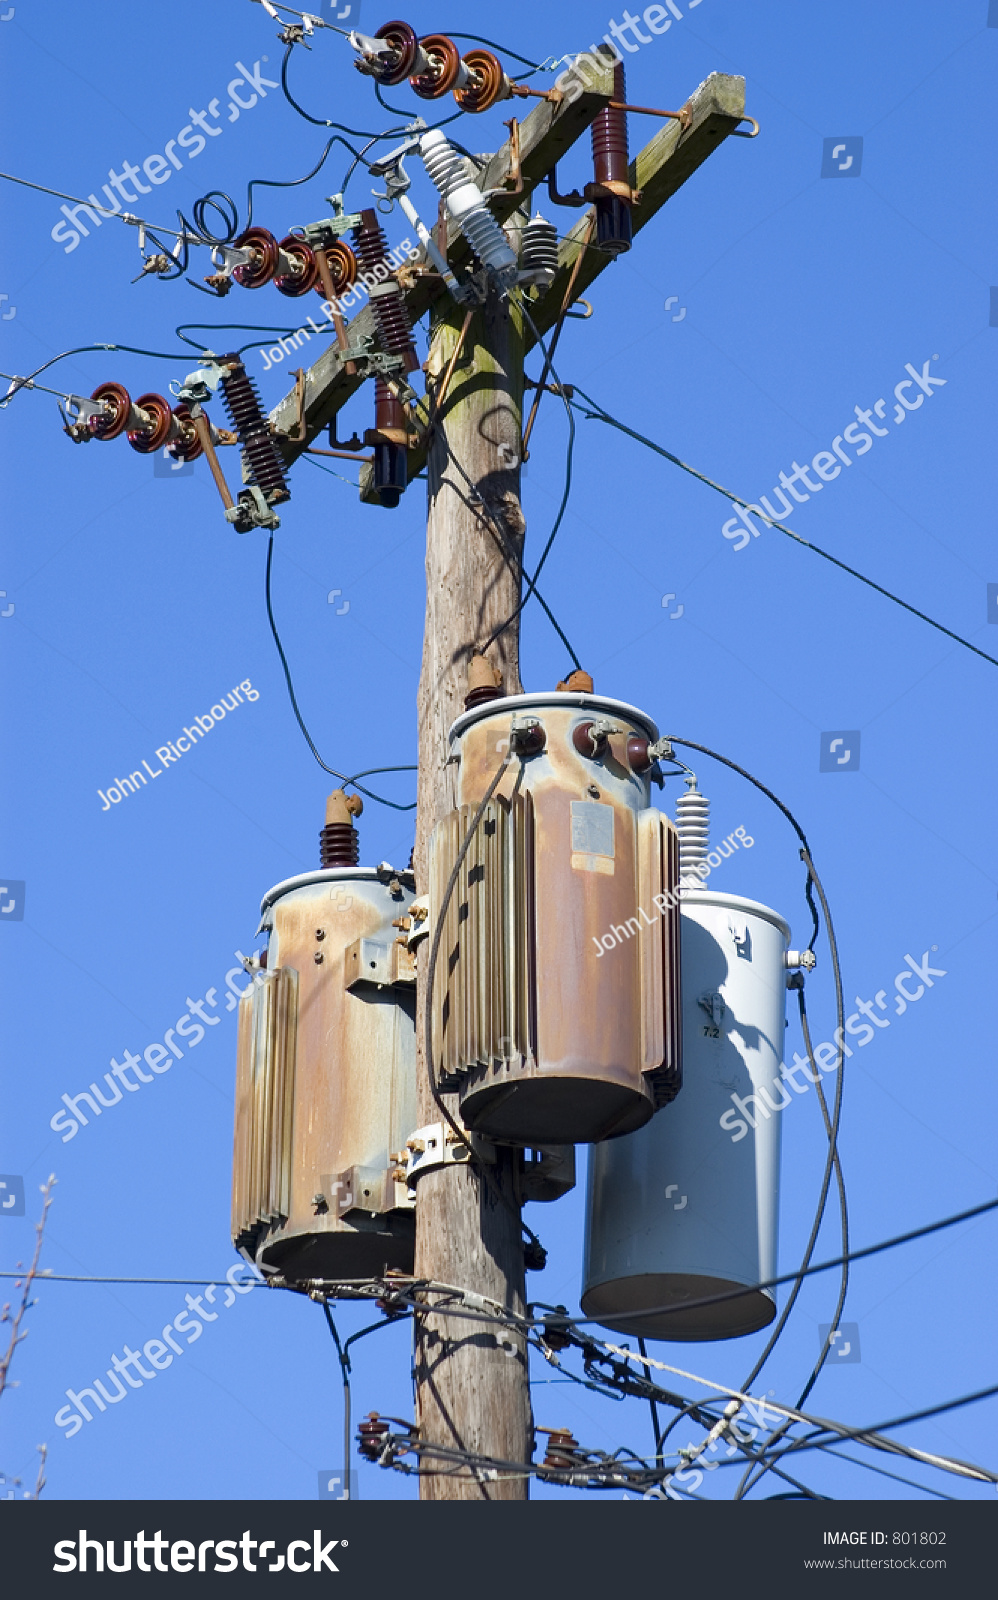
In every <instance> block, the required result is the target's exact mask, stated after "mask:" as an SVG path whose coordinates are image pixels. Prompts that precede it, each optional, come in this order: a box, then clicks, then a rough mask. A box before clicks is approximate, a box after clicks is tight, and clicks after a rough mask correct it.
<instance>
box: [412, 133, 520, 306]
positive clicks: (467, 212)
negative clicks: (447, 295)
mask: <svg viewBox="0 0 998 1600" xmlns="http://www.w3.org/2000/svg"><path fill="white" fill-rule="evenodd" d="M419 149H420V154H421V155H422V157H423V162H424V165H425V167H426V170H427V172H428V173H429V175H430V178H431V179H432V181H433V183H434V184H435V186H436V188H437V189H439V191H440V193H441V194H442V195H443V197H444V199H445V200H446V202H447V209H448V211H449V212H450V214H451V216H452V217H453V218H454V220H455V222H457V223H458V224H459V226H460V228H461V231H462V233H463V234H464V236H465V238H466V239H467V241H468V243H469V244H470V245H471V248H472V249H473V250H474V252H475V254H476V256H477V257H478V259H479V261H481V263H482V265H483V266H484V267H486V268H487V269H488V270H489V272H491V273H492V274H493V275H494V276H495V277H496V278H497V279H498V281H499V283H500V284H501V285H502V286H503V287H509V285H511V284H512V283H515V281H516V255H515V253H514V251H513V250H512V248H511V246H510V244H509V241H508V240H507V238H506V235H505V234H504V233H503V231H502V229H501V228H500V226H499V224H498V222H497V221H496V219H495V217H494V216H493V215H492V213H491V211H490V210H489V208H488V205H487V204H486V201H485V197H484V195H483V194H482V191H481V189H479V187H478V185H477V183H474V182H473V181H472V178H471V174H470V171H469V168H468V163H467V161H466V160H465V158H464V157H463V156H461V155H459V154H458V152H457V151H456V150H455V149H454V147H453V146H452V145H451V144H450V142H449V141H448V139H447V138H446V137H445V136H444V134H442V133H441V132H440V129H439V128H431V129H430V131H429V133H424V134H423V137H422V138H421V140H420V141H419Z"/></svg>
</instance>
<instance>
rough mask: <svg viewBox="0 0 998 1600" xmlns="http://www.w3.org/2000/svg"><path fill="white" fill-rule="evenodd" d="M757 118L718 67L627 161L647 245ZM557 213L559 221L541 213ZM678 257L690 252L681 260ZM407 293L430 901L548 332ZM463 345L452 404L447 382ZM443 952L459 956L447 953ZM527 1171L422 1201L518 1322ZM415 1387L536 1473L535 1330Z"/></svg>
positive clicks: (500, 643) (449, 1476) (430, 1245)
mask: <svg viewBox="0 0 998 1600" xmlns="http://www.w3.org/2000/svg"><path fill="white" fill-rule="evenodd" d="M597 65H603V66H604V67H605V70H604V71H603V72H597V73H596V74H595V81H590V77H592V73H590V75H589V76H587V79H586V83H587V87H586V89H585V91H584V92H583V93H581V94H579V95H577V96H575V97H574V98H565V99H563V100H561V101H549V100H542V101H540V103H539V104H538V105H537V106H536V107H535V109H534V110H533V111H532V112H531V113H530V115H529V116H528V117H527V118H526V119H525V120H524V122H523V124H522V126H521V127H520V129H519V139H518V145H517V147H516V148H514V146H513V145H512V144H511V143H510V142H507V144H506V145H504V146H503V147H502V149H500V150H499V151H498V152H497V153H496V154H495V155H494V156H493V157H492V159H491V160H490V161H489V163H488V165H487V166H486V168H485V170H484V171H483V172H482V173H481V174H480V176H479V179H478V181H479V185H480V187H481V188H482V189H483V191H489V192H490V194H491V196H492V199H491V202H490V204H491V209H492V212H493V215H494V216H495V217H496V219H497V220H498V221H499V223H500V224H505V223H507V222H508V221H509V220H510V218H511V217H512V216H513V214H514V212H516V211H518V210H520V209H521V208H522V207H524V206H526V205H528V204H529V203H530V198H531V192H532V191H533V190H534V188H536V187H537V186H538V185H539V184H540V183H542V182H543V181H544V180H545V179H546V178H547V176H548V174H550V173H551V172H552V169H553V168H554V166H555V163H556V162H558V161H560V160H561V159H562V158H563V157H564V156H565V155H566V154H567V153H568V151H569V150H570V149H571V147H572V146H573V145H574V144H575V142H576V140H577V139H578V138H579V137H580V135H582V134H584V133H585V132H586V130H587V129H588V127H589V125H590V123H592V121H593V120H594V118H595V117H596V115H597V114H598V112H599V111H600V110H602V109H603V107H604V106H605V105H607V104H608V102H609V101H610V100H612V98H613V94H614V89H613V72H612V64H610V63H602V62H600V63H597ZM744 111H745V101H744V80H743V79H741V78H732V77H727V76H724V75H722V74H717V73H715V74H712V75H711V77H710V78H708V79H707V81H706V82H705V83H703V84H701V85H700V87H699V88H698V89H697V90H696V92H695V93H694V94H693V95H692V96H691V97H690V99H689V101H688V102H687V103H686V105H685V106H684V107H683V114H682V118H681V119H672V120H665V121H662V122H660V123H659V124H658V128H657V131H656V132H655V133H654V135H653V137H652V138H651V140H650V141H649V143H648V144H647V145H646V146H645V147H644V149H643V150H641V151H640V152H639V154H638V155H637V156H636V157H635V159H634V161H632V162H631V166H630V172H629V184H630V186H631V187H632V188H633V189H640V190H641V191H642V195H641V201H640V204H638V205H636V206H635V209H634V212H633V227H634V232H635V233H637V232H638V231H639V229H640V228H642V227H644V226H645V225H647V223H648V222H649V221H650V220H651V218H652V217H653V216H654V215H655V214H656V213H657V212H658V210H659V209H660V208H661V207H662V206H663V205H664V204H665V203H666V202H667V201H668V200H669V199H671V197H672V196H673V195H674V194H675V193H676V191H677V190H678V189H679V188H680V186H681V185H682V184H683V183H685V182H686V180H687V179H688V178H689V177H690V176H691V175H692V174H693V173H694V172H695V171H696V170H697V168H698V167H699V166H700V165H701V164H702V163H703V162H704V161H705V160H707V159H708V158H709V156H710V155H711V154H712V153H713V152H714V151H715V150H716V149H718V148H719V146H720V145H721V143H722V142H723V141H724V140H725V139H726V138H727V137H728V136H729V135H730V134H731V133H733V132H735V131H736V129H737V128H738V125H739V123H740V122H741V121H742V120H743V118H744ZM632 127H633V123H632ZM541 205H542V206H543V207H544V210H545V211H548V207H547V205H546V204H545V202H544V201H543V200H541ZM549 214H550V213H549ZM554 217H555V219H556V220H557V221H558V222H559V224H560V225H561V226H562V227H564V225H565V213H564V212H560V211H559V212H555V213H554ZM577 217H578V220H577V221H576V222H575V224H574V226H573V227H572V228H571V229H570V231H568V233H567V235H566V237H564V238H563V239H562V241H561V243H560V245H559V250H558V272H557V275H556V277H555V279H554V282H553V284H552V285H551V287H550V288H549V289H548V290H547V292H546V293H544V294H542V295H540V296H539V297H538V298H537V299H535V300H534V302H533V304H532V307H531V319H532V321H533V324H534V326H535V328H536V329H537V331H538V332H539V333H540V334H541V336H542V337H543V335H544V333H545V332H546V331H547V330H548V329H550V328H552V327H553V326H554V325H555V324H556V323H557V322H558V319H559V316H560V314H561V312H562V310H563V308H564V307H565V305H566V304H567V303H568V302H569V301H570V300H572V299H575V298H577V297H578V296H579V295H580V294H582V293H584V291H585V289H586V287H587V286H588V285H589V284H590V283H591V282H592V281H593V280H594V279H595V278H596V277H597V276H598V275H599V273H601V272H602V271H603V270H604V269H605V268H606V267H607V266H608V265H609V264H610V259H609V257H608V256H607V255H604V254H602V253H601V252H599V251H596V250H592V249H589V248H588V245H589V241H590V239H591V237H592V225H593V213H592V211H591V210H590V209H586V210H582V211H581V213H577ZM440 242H441V246H442V248H444V249H445V251H446V254H447V256H448V260H449V262H450V264H451V266H452V267H456V268H458V270H464V269H466V268H467V267H469V266H470V265H471V264H472V263H471V260H470V251H469V248H468V245H467V241H466V240H465V239H464V238H463V236H462V235H461V232H460V229H459V227H458V225H457V224H456V223H455V222H454V221H453V220H451V221H449V222H448V224H447V227H446V236H445V239H444V240H442V241H440ZM676 253H677V251H676V247H675V246H673V248H672V255H673V256H675V254H676ZM580 256H581V259H580ZM424 262H425V257H424ZM405 299H406V304H407V305H408V307H409V311H410V315H411V316H412V317H413V318H415V317H418V316H420V315H422V314H423V312H425V311H426V310H427V309H428V308H431V309H432V311H433V312H434V313H435V315H436V317H437V320H436V322H435V325H434V328H433V333H432V337H431V349H430V357H429V361H428V363H427V372H428V376H429V384H428V390H429V394H428V399H427V401H426V402H424V403H422V404H421V405H420V406H419V407H418V408H417V410H416V413H415V414H414V416H413V418H412V421H413V423H414V424H416V425H420V424H425V423H426V421H427V420H428V419H432V421H433V427H432V428H430V429H429V430H428V431H427V432H426V433H425V434H424V439H423V442H422V443H421V444H420V445H418V446H417V447H416V448H414V449H412V450H410V452H409V476H410V479H411V478H412V477H413V476H414V475H415V473H416V472H418V471H419V470H420V468H421V466H422V465H423V463H424V461H425V462H426V464H427V468H428V491H429V520H428V527H427V547H426V633H425V638H424V644H423V664H422V673H421V676H420V682H419V790H418V809H417V823H416V845H415V854H414V868H415V873H416V886H417V891H418V892H419V893H425V892H426V890H427V888H428V884H429V875H428V870H427V869H428V855H429V840H430V835H431V833H432V831H433V829H434V827H435V826H436V824H437V823H438V822H439V821H440V820H441V818H442V817H444V816H445V815H446V814H447V813H449V812H450V811H451V810H453V808H454V806H455V803H456V785H455V768H454V767H453V766H451V765H448V756H449V754H450V752H449V749H448V744H447V731H448V729H449V727H450V725H451V723H452V722H453V721H454V719H455V718H456V717H457V716H459V715H460V713H461V712H462V711H463V709H464V697H465V693H466V691H467V669H468V663H469V659H470V657H471V656H472V654H473V653H476V652H480V651H481V650H482V649H483V647H484V646H485V644H486V642H487V641H488V639H489V638H490V636H491V634H492V632H493V631H494V629H496V628H497V627H498V626H499V624H500V623H502V622H504V621H505V620H506V618H507V617H509V616H510V615H511V614H512V613H513V612H514V611H515V610H516V607H517V604H518V602H519V599H520V552H521V550H522V546H523V534H524V522H523V516H522V512H521V510H520V482H519V480H520V468H519V462H520V439H521V426H522V398H523V357H524V352H525V351H528V350H530V349H531V348H532V346H533V344H534V343H535V337H534V334H533V332H532V330H531V329H530V327H529V326H528V327H527V328H526V329H524V327H523V326H521V323H520V314H519V312H518V311H517V309H516V308H515V306H511V305H510V303H509V301H508V300H501V299H500V298H499V297H498V295H496V294H495V292H494V291H490V292H489V297H488V300H487V302H486V304H485V305H484V306H483V307H480V308H479V309H476V310H475V311H474V313H473V315H472V316H471V318H470V319H468V317H467V311H466V309H465V307H464V306H463V305H455V303H454V302H453V301H452V300H450V299H449V297H448V296H447V295H446V292H445V290H444V288H443V285H442V283H441V280H440V279H439V277H437V276H436V275H435V274H431V275H430V276H419V275H417V276H416V277H415V279H414V280H413V281H412V282H411V284H410V285H409V286H408V287H407V288H406V291H405ZM350 335H351V338H352V339H353V338H356V339H357V340H358V341H362V340H363V339H364V338H365V337H366V336H369V335H374V336H376V326H375V323H374V319H373V316H372V313H371V310H370V308H366V309H365V310H363V311H361V312H360V313H359V314H358V316H357V317H355V318H354V319H353V321H352V322H351V325H350ZM459 345H460V350H459V351H458V346H459ZM456 351H458V354H457V360H456V362H454V365H453V370H452V372H451V373H450V377H449V381H448V386H447V390H446V393H445V394H444V395H443V398H442V401H441V400H440V392H441V388H442V380H443V378H444V377H445V376H446V374H447V369H448V368H449V367H450V366H451V362H452V358H453V357H454V355H455V352H456ZM362 381H363V374H362V373H357V372H353V371H351V370H350V369H349V368H348V367H347V365H346V364H345V363H343V362H342V361H341V360H340V359H339V356H338V354H337V352H336V350H335V348H332V347H331V348H330V349H329V350H328V351H327V352H326V353H325V354H323V355H321V356H320V357H319V359H318V360H317V361H316V362H315V364H314V365H313V366H312V367H311V368H310V369H309V370H308V372H307V373H306V375H305V382H304V385H303V391H304V392H302V390H301V389H298V390H295V391H292V392H291V393H290V394H289V395H288V396H287V397H286V398H285V399H284V400H283V401H281V403H280V404H279V405H278V406H277V407H276V408H275V410H274V411H273V412H272V413H271V418H270V421H271V427H272V429H273V431H274V434H275V438H276V440H277V442H278V444H279V447H280V449H281V452H282V455H283V456H284V459H285V461H286V462H287V463H288V464H290V463H291V462H292V461H293V460H294V459H295V458H296V457H297V456H298V455H300V454H301V453H302V451H303V450H305V449H307V448H308V447H309V446H310V445H311V444H312V442H313V441H314V440H315V439H316V438H317V437H318V435H319V433H320V431H321V430H322V429H323V428H324V427H325V425H326V424H327V423H329V422H330V421H332V420H334V419H335V417H336V414H337V412H338V411H339V410H340V408H341V407H342V406H343V405H345V403H346V401H347V400H348V399H349V398H350V396H351V395H352V394H353V393H354V392H355V391H356V389H357V388H358V387H359V386H360V384H361V382H362ZM434 394H436V397H437V400H436V402H435V401H434ZM435 405H436V406H437V409H434V407H435ZM361 483H362V489H361V494H362V498H364V499H368V500H370V499H372V498H375V497H376V496H375V495H374V494H372V486H371V482H370V475H369V469H368V470H367V473H366V475H365V473H362V478H361ZM518 646H519V619H518V618H517V619H516V620H515V621H514V622H513V623H512V624H511V625H510V626H509V627H508V628H507V629H506V630H505V631H504V632H503V634H502V635H501V637H500V638H499V639H498V640H497V641H496V643H495V644H494V645H493V646H491V648H490V649H489V651H488V656H489V659H490V660H491V661H492V662H493V664H494V665H495V666H496V667H498V669H499V671H500V673H501V676H502V684H503V689H504V691H505V693H507V694H516V693H518V692H519V691H520V687H521V685H520V675H519V648H518ZM552 687H553V686H552ZM440 954H441V957H443V958H444V959H446V958H445V955H444V952H443V951H441V952H440ZM428 955H429V949H428V942H427V941H424V942H423V944H422V945H421V947H420V950H419V958H418V960H419V971H418V978H419V981H418V984H417V1001H418V1012H417V1017H418V1021H417V1030H416V1037H417V1046H418V1051H419V1056H418V1074H419V1079H418V1092H419V1116H420V1121H421V1123H423V1124H426V1123H433V1122H438V1121H439V1120H440V1111H439V1108H438V1106H437V1104H436V1102H435V1100H434V1098H433V1095H432V1093H431V1090H430V1084H429V1074H428V1071H427V1063H426V1060H425V1057H424V1035H425V1029H424V1020H423V1019H424V1017H425V1007H426V1002H427V995H426V963H427V961H428ZM445 1102H446V1103H447V1104H448V1106H449V1108H450V1109H451V1112H452V1114H453V1115H455V1116H456V1109H457V1107H456V1099H455V1098H454V1097H445ZM514 1159H515V1158H514V1155H513V1153H512V1152H511V1151H507V1150H503V1149H497V1150H496V1151H495V1161H494V1163H490V1165H489V1171H490V1175H491V1182H490V1183H488V1184H486V1183H484V1182H483V1180H482V1178H481V1176H480V1174H479V1172H478V1171H476V1169H475V1167H474V1166H472V1165H460V1164H453V1165H448V1166H444V1167H440V1168H437V1169H432V1168H429V1169H427V1170H426V1171H425V1172H424V1173H423V1174H422V1176H421V1177H420V1178H419V1185H418V1203H417V1207H416V1274H417V1276H418V1277H421V1278H427V1279H431V1280H433V1281H434V1282H436V1283H443V1284H449V1285H453V1286H456V1287H457V1288H459V1289H462V1290H466V1291H470V1292H471V1293H473V1294H477V1295H482V1296H483V1297H485V1298H486V1299H488V1300H492V1301H495V1302H497V1303H498V1304H499V1305H501V1306H504V1307H507V1308H508V1309H509V1310H511V1311H514V1312H519V1311H522V1310H523V1308H524V1263H523V1246H522V1242H521V1229H520V1224H519V1208H518V1202H517V1199H516V1194H515V1187H514V1181H513V1173H514V1167H513V1162H514ZM500 1196H501V1197H500ZM465 1309H467V1308H465ZM416 1385H417V1413H418V1414H417V1422H418V1425H419V1431H420V1439H421V1441H422V1442H423V1443H425V1444H430V1445H439V1446H444V1447H450V1448H453V1449H454V1450H457V1451H469V1452H472V1453H474V1454H476V1455H481V1456H487V1457H490V1458H492V1459H494V1460H500V1461H507V1462H514V1463H518V1462H527V1461H529V1460H531V1458H532V1454H533V1438H532V1422H531V1410H530V1389H529V1383H528V1371H527V1350H526V1347H525V1342H524V1340H523V1339H522V1337H521V1336H520V1335H518V1334H515V1333H510V1332H508V1331H507V1330H506V1329H505V1328H503V1327H497V1326H496V1324H495V1323H494V1322H490V1321H488V1320H485V1319H483V1321H482V1322H481V1323H479V1322H476V1321H474V1320H466V1319H465V1318H464V1317H462V1318H461V1319H458V1318H456V1317H448V1316H447V1315H446V1314H445V1313H443V1312H433V1313H420V1315H419V1316H418V1317H417V1319H416ZM421 1473H422V1476H421V1478H420V1491H421V1495H422V1498H423V1499H426V1500H444V1499H446V1500H482V1499H485V1500H514V1499H515V1500H522V1499H525V1498H526V1497H527V1489H528V1482H529V1480H528V1479H527V1477H526V1476H521V1477H517V1476H516V1475H515V1474H511V1475H510V1476H509V1477H506V1478H503V1477H502V1476H498V1477H496V1478H494V1479H493V1478H489V1477H488V1475H487V1474H486V1473H484V1472H482V1471H472V1470H469V1469H468V1468H467V1467H463V1468H461V1469H460V1470H459V1471H457V1472H455V1473H451V1472H450V1471H449V1470H448V1465H447V1464H446V1463H442V1462H434V1461H433V1460H431V1459H427V1458H425V1457H424V1458H423V1461H422V1465H421ZM444 1474H446V1475H444Z"/></svg>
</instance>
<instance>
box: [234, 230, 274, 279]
mask: <svg viewBox="0 0 998 1600" xmlns="http://www.w3.org/2000/svg"><path fill="white" fill-rule="evenodd" d="M236 249H237V250H251V251H252V252H253V258H254V259H253V260H252V261H248V262H244V264H243V265H242V266H240V267H235V268H233V272H232V276H233V277H234V278H235V280H236V282H237V283H240V284H242V286H243V288H244V289H262V288H263V286H264V284H265V283H269V282H270V280H271V278H273V276H274V274H275V273H276V272H277V270H278V267H279V265H280V259H281V246H280V245H279V244H278V242H277V240H276V239H275V238H274V235H273V234H272V233H270V232H268V230H267V229H266V228H247V229H246V232H245V233H243V234H241V235H240V237H239V238H238V239H237V240H236Z"/></svg>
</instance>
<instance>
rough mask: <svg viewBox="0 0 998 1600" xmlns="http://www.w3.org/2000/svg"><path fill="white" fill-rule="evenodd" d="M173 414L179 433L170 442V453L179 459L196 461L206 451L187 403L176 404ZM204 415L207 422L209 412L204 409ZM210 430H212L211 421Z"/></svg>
mask: <svg viewBox="0 0 998 1600" xmlns="http://www.w3.org/2000/svg"><path fill="white" fill-rule="evenodd" d="M173 415H174V417H175V418H176V421H177V433H176V437H175V438H174V439H173V440H172V441H171V443H170V446H169V449H170V454H171V456H173V457H174V459H175V460H177V461H196V460H197V459H198V456H200V455H202V454H203V453H204V452H203V447H202V444H201V440H200V439H199V438H198V435H197V429H196V428H195V426H194V421H193V418H192V417H191V414H190V412H189V411H188V409H187V407H186V406H185V405H179V406H174V408H173ZM202 416H203V417H204V419H205V421H206V422H207V421H208V413H207V412H206V411H202ZM208 431H209V433H210V432H211V424H210V423H208Z"/></svg>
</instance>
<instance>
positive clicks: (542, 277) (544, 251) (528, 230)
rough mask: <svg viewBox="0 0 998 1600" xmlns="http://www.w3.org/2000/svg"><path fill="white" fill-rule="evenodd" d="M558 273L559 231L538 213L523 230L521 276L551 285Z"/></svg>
mask: <svg viewBox="0 0 998 1600" xmlns="http://www.w3.org/2000/svg"><path fill="white" fill-rule="evenodd" d="M557 271H558V230H557V228H556V227H555V225H554V223H553V222H548V221H547V219H546V218H545V217H542V216H541V214H540V212H539V211H538V212H537V213H536V214H535V215H534V216H533V217H531V219H530V221H529V222H528V223H527V226H526V227H525V228H524V230H523V241H522V244H521V247H520V276H521V278H523V277H525V276H529V277H532V278H533V279H534V280H535V281H537V282H545V283H547V284H550V283H551V282H552V280H553V279H554V276H555V274H556V272H557Z"/></svg>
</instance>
